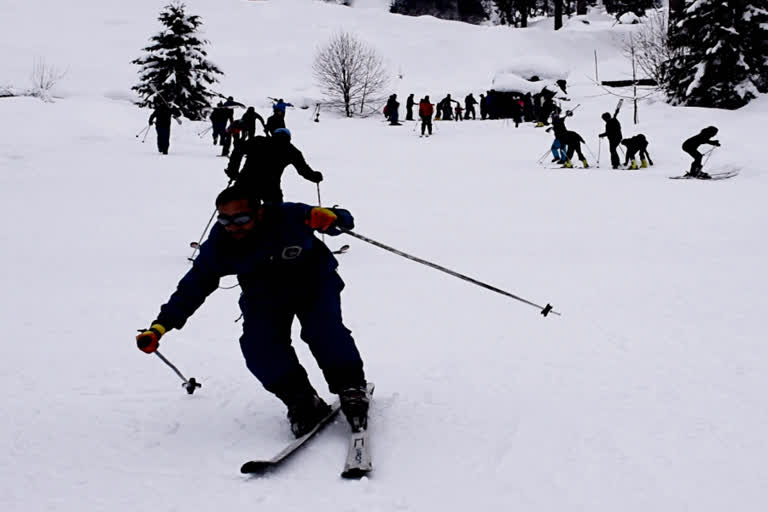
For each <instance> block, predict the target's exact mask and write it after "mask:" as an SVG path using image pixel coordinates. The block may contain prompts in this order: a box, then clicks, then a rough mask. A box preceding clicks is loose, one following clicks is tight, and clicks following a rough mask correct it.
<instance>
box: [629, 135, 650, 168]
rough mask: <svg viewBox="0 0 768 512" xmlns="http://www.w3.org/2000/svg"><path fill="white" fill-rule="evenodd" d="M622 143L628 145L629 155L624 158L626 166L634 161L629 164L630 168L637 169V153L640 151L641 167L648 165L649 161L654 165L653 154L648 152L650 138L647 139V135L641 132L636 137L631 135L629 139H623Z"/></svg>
mask: <svg viewBox="0 0 768 512" xmlns="http://www.w3.org/2000/svg"><path fill="white" fill-rule="evenodd" d="M621 144H622V145H624V146H626V147H627V155H626V157H625V158H624V166H625V167H626V165H627V164H628V163H629V162H630V161H631V162H632V163H631V164H630V165H629V169H637V161H636V160H635V155H637V154H638V153H640V168H641V169H645V168H646V167H648V163H650V164H651V165H653V160H651V155H649V154H648V139H646V138H645V135H643V134H642V133H639V134H637V135H635V136H634V137H629V138H628V139H624V140H622V141H621Z"/></svg>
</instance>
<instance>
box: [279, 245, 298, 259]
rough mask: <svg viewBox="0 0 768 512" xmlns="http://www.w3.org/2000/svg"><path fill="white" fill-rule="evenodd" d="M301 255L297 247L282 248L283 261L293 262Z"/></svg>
mask: <svg viewBox="0 0 768 512" xmlns="http://www.w3.org/2000/svg"><path fill="white" fill-rule="evenodd" d="M299 254H301V247H300V246H298V245H289V246H288V247H284V248H283V254H282V257H283V259H284V260H295V259H296V258H298V257H299Z"/></svg>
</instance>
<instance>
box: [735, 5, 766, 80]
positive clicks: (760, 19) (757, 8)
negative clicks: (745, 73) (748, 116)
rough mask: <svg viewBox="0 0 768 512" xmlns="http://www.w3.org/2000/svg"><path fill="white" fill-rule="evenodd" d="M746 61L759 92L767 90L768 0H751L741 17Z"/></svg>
mask: <svg viewBox="0 0 768 512" xmlns="http://www.w3.org/2000/svg"><path fill="white" fill-rule="evenodd" d="M741 24H742V25H743V26H744V30H743V32H744V38H743V39H744V43H745V44H746V45H747V63H748V64H749V67H750V70H751V74H752V80H753V82H754V83H755V86H756V87H757V89H758V90H759V91H760V92H768V1H766V0H752V1H751V2H750V3H748V4H747V5H746V6H745V7H744V13H743V14H742V17H741Z"/></svg>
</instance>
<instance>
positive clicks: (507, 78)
mask: <svg viewBox="0 0 768 512" xmlns="http://www.w3.org/2000/svg"><path fill="white" fill-rule="evenodd" d="M555 82H556V81H555V80H539V81H537V82H531V81H530V80H526V79H525V78H521V77H520V76H518V75H516V74H514V73H499V74H497V75H496V76H495V77H494V78H493V88H494V90H496V91H500V92H519V93H522V94H525V93H531V94H538V93H540V92H541V91H542V89H544V88H545V87H546V88H547V89H549V90H550V91H552V92H554V93H555V96H556V97H560V98H565V97H566V95H565V94H564V93H563V91H562V90H561V89H560V87H559V86H558V85H557V83H555Z"/></svg>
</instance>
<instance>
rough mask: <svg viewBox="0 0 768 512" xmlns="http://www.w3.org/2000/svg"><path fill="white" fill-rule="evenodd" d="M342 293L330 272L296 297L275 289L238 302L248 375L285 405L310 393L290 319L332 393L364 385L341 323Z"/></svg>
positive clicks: (356, 355) (352, 345)
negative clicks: (290, 398) (292, 397)
mask: <svg viewBox="0 0 768 512" xmlns="http://www.w3.org/2000/svg"><path fill="white" fill-rule="evenodd" d="M343 288H344V282H343V281H342V280H341V278H340V277H339V275H338V274H337V273H336V272H335V271H334V272H329V273H327V274H325V275H323V276H317V275H315V276H313V277H312V282H311V284H310V285H309V286H302V287H300V288H297V289H300V290H301V292H300V293H295V294H291V293H290V292H289V291H287V290H286V288H285V287H281V286H278V285H274V287H273V289H272V290H265V293H256V294H254V293H251V292H249V294H248V296H245V295H244V296H243V297H241V299H240V307H241V309H242V311H243V335H242V336H241V338H240V348H241V349H242V351H243V356H245V363H246V365H247V366H248V369H249V370H250V371H251V373H253V375H255V376H256V378H257V379H259V381H260V382H261V384H262V385H263V386H264V388H265V389H267V391H270V392H272V393H274V394H276V395H277V396H278V397H280V398H281V399H283V400H284V401H285V399H284V397H286V396H290V395H291V394H292V393H295V392H302V391H303V390H306V389H311V386H310V384H309V380H308V378H307V372H306V371H305V370H304V368H303V367H302V366H301V363H299V360H298V358H297V357H296V352H295V351H294V349H293V347H292V346H291V324H292V323H293V318H294V317H297V318H298V319H299V322H300V323H301V339H302V340H304V341H305V342H306V343H307V345H308V346H309V349H310V351H311V352H312V355H313V356H314V357H315V360H316V361H317V364H318V366H319V367H320V369H321V370H322V372H323V375H324V376H325V380H326V382H327V383H328V389H329V390H330V391H331V393H339V392H340V391H342V390H343V389H346V388H349V387H354V386H359V385H363V384H364V383H365V376H364V373H363V362H362V359H361V358H360V353H359V352H358V350H357V347H356V346H355V341H354V339H352V334H351V332H350V331H349V329H347V328H346V327H345V326H344V324H343V323H342V320H341V297H340V293H341V290H342V289H343ZM288 289H290V287H289V288H288Z"/></svg>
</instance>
